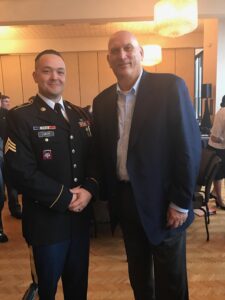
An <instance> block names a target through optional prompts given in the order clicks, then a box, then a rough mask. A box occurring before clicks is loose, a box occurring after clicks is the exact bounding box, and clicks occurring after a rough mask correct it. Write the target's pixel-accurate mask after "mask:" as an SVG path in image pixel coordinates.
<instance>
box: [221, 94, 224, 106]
mask: <svg viewBox="0 0 225 300" xmlns="http://www.w3.org/2000/svg"><path fill="white" fill-rule="evenodd" d="M220 106H221V107H225V95H224V96H223V98H222V101H221V103H220Z"/></svg>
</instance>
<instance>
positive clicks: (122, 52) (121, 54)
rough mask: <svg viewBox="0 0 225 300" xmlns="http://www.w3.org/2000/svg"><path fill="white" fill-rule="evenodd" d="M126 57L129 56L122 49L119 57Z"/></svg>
mask: <svg viewBox="0 0 225 300" xmlns="http://www.w3.org/2000/svg"><path fill="white" fill-rule="evenodd" d="M126 55H127V53H126V51H125V50H124V49H123V48H121V49H120V51H119V57H120V58H122V59H124V58H125V57H126Z"/></svg>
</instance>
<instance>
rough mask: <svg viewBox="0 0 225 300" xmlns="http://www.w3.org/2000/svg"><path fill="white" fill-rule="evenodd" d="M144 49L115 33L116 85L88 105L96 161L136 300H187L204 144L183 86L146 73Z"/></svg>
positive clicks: (110, 49)
mask: <svg viewBox="0 0 225 300" xmlns="http://www.w3.org/2000/svg"><path fill="white" fill-rule="evenodd" d="M142 58H143V49H142V48H141V46H140V45H139V43H138V41H137V39H136V38H135V36H134V35H133V34H132V33H130V32H127V31H119V32H116V33H115V34H113V35H112V36H111V38H110V39H109V43H108V56H107V59H108V63H109V65H110V67H111V68H112V70H113V72H114V74H115V76H116V78H117V84H114V85H112V86H110V87H109V88H107V89H106V90H104V91H103V92H101V93H100V94H99V95H98V96H97V97H96V98H95V99H94V101H93V124H94V131H93V132H94V141H95V147H96V153H97V154H98V158H99V169H100V170H101V176H100V178H101V179H102V182H100V184H103V186H104V192H103V194H105V198H106V199H108V200H109V208H110V216H111V222H112V229H114V228H115V226H116V224H117V223H118V222H119V224H120V226H121V229H122V233H123V237H124V242H125V248H126V254H127V261H128V271H129V278H130V282H131V286H132V288H133V292H134V297H135V299H136V300H153V299H154V300H155V299H157V300H165V299H166V300H187V299H188V281H187V271H186V242H185V241H186V228H187V227H188V226H189V225H190V224H191V223H192V221H193V219H194V214H193V210H192V198H193V193H194V190H195V185H196V178H197V174H198V171H199V164H200V156H201V155H200V154H201V140H200V132H199V128H198V125H197V121H196V119H195V114H194V110H193V106H192V103H191V101H190V97H189V93H188V90H187V87H186V85H185V83H184V81H183V80H182V79H181V78H179V77H177V76H175V75H172V74H153V73H148V72H145V71H143V69H142V66H141V61H142Z"/></svg>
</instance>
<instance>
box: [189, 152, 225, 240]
mask: <svg viewBox="0 0 225 300" xmlns="http://www.w3.org/2000/svg"><path fill="white" fill-rule="evenodd" d="M220 164H221V159H220V158H219V157H218V156H217V155H216V153H215V152H214V151H212V150H209V149H202V156H201V163H200V170H199V175H198V178H197V188H196V192H195V194H194V197H193V208H194V209H200V210H202V211H203V212H204V219H205V228H206V236H207V238H206V240H207V241H209V229H208V224H209V223H210V218H209V216H210V213H209V207H208V202H209V199H210V191H211V187H212V183H213V180H214V179H215V176H216V173H217V171H218V169H219V167H220Z"/></svg>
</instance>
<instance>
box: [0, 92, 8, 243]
mask: <svg viewBox="0 0 225 300" xmlns="http://www.w3.org/2000/svg"><path fill="white" fill-rule="evenodd" d="M0 98H1V93H0ZM6 115H7V110H6V109H5V108H3V107H2V106H1V101H0V243H5V242H7V241H8V237H7V235H6V234H5V233H4V231H3V223H2V210H3V207H4V200H5V189H4V178H3V139H4V134H5V125H6Z"/></svg>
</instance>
